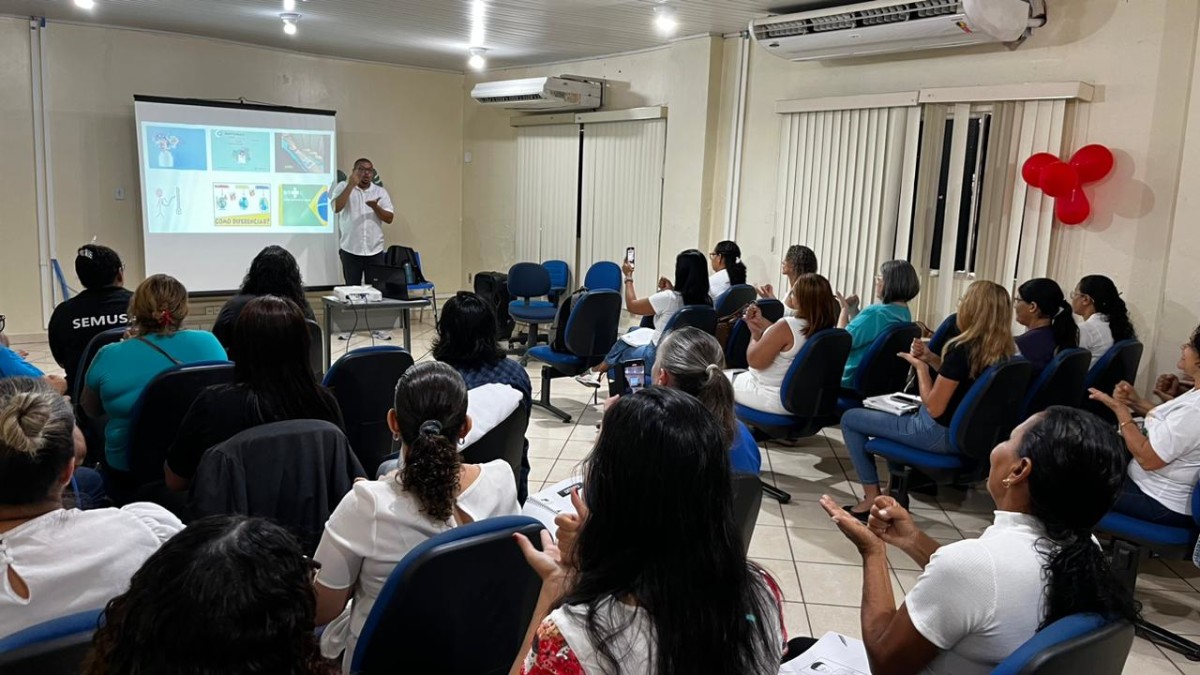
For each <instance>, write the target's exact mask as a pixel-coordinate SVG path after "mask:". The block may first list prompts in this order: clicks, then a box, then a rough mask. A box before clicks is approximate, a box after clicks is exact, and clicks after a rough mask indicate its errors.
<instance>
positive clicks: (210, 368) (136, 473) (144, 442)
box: [118, 361, 233, 501]
mask: <svg viewBox="0 0 1200 675" xmlns="http://www.w3.org/2000/svg"><path fill="white" fill-rule="evenodd" d="M231 382H233V364H232V363H231V362H229V361H200V362H197V363H184V364H181V365H178V366H172V367H170V368H168V369H166V370H164V371H163V372H161V373H159V374H158V375H157V376H156V377H155V378H154V379H153V380H150V384H148V385H146V389H145V390H144V391H142V395H141V397H139V398H138V400H137V403H135V404H134V405H133V410H132V412H131V413H130V419H129V471H130V473H131V474H132V475H131V476H130V478H132V479H133V482H134V484H135V485H136V486H143V485H148V484H150V483H155V482H158V481H161V480H162V479H163V462H164V461H165V460H166V458H167V450H168V449H169V448H170V447H171V444H172V443H174V442H175V436H176V435H177V434H178V433H179V427H180V425H181V424H182V423H183V418H184V416H185V415H187V412H188V410H189V409H191V407H192V403H193V402H195V400H196V397H197V396H199V395H200V392H202V391H204V389H206V388H208V387H211V386H214V385H218V384H229V383H231ZM118 501H121V500H120V499H118Z"/></svg>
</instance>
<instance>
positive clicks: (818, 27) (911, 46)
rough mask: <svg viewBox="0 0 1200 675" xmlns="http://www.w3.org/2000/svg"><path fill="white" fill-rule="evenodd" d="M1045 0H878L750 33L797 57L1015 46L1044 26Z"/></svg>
mask: <svg viewBox="0 0 1200 675" xmlns="http://www.w3.org/2000/svg"><path fill="white" fill-rule="evenodd" d="M1045 23H1046V11H1045V4H1044V0H873V1H872V2H858V3H852V4H846V5H841V6H837V7H830V8H828V9H819V10H813V11H808V12H798V13H795V14H785V15H780V16H772V17H769V18H766V19H755V20H754V21H751V22H750V33H751V34H752V35H753V36H754V39H755V40H757V41H758V43H759V44H761V45H762V46H763V47H765V48H766V49H767V51H769V52H771V53H772V54H775V55H776V56H779V57H781V58H785V59H790V60H792V61H810V60H816V59H832V58H838V57H850V56H867V55H871V54H887V53H892V52H906V51H914V50H918V49H933V48H935V47H962V46H966V45H975V44H982V43H988V42H1003V43H1007V44H1009V45H1011V46H1016V45H1018V44H1020V43H1021V42H1022V41H1024V40H1025V38H1026V37H1028V36H1029V34H1030V33H1031V32H1032V30H1033V29H1034V28H1037V27H1040V26H1042V25H1045Z"/></svg>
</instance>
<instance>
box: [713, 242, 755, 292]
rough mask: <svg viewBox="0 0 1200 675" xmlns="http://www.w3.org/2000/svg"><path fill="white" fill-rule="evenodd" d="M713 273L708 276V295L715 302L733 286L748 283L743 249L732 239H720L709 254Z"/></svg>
mask: <svg viewBox="0 0 1200 675" xmlns="http://www.w3.org/2000/svg"><path fill="white" fill-rule="evenodd" d="M708 259H709V261H710V264H711V265H712V269H713V273H712V274H710V275H709V277H708V296H709V297H710V298H712V301H713V302H714V303H715V302H716V301H717V300H718V299H720V297H721V296H722V295H724V293H725V291H727V290H729V288H730V287H731V286H737V285H740V284H744V283H746V265H745V264H743V263H742V249H740V248H738V245H737V244H736V243H734V242H732V241H728V240H726V241H720V242H717V245H716V246H714V247H713V250H712V253H709V254H708Z"/></svg>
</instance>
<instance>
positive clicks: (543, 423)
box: [525, 407, 575, 441]
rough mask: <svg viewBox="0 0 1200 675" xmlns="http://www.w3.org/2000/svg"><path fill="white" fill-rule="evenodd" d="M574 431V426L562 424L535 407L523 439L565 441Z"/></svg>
mask: <svg viewBox="0 0 1200 675" xmlns="http://www.w3.org/2000/svg"><path fill="white" fill-rule="evenodd" d="M574 430H575V426H574V424H572V423H564V422H563V421H562V420H560V419H558V418H557V417H553V416H551V415H550V413H548V412H545V411H543V410H541V409H539V408H536V407H535V408H534V409H533V413H532V415H531V416H530V418H529V427H528V428H526V429H525V437H526V438H529V439H533V438H556V439H559V440H561V441H566V440H567V439H568V438H570V437H571V432H572V431H574Z"/></svg>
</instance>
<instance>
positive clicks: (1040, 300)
mask: <svg viewBox="0 0 1200 675" xmlns="http://www.w3.org/2000/svg"><path fill="white" fill-rule="evenodd" d="M1071 311H1072V310H1071V305H1070V303H1068V302H1067V300H1066V298H1064V297H1063V292H1062V288H1060V287H1059V286H1058V283H1056V282H1055V281H1054V280H1053V279H1030V280H1029V281H1026V282H1025V283H1023V284H1021V285H1020V286H1019V287H1018V288H1017V294H1016V295H1015V296H1014V297H1013V313H1014V314H1015V315H1016V318H1017V323H1019V324H1021V325H1022V326H1025V332H1024V333H1022V334H1020V335H1018V336H1017V340H1016V341H1017V351H1018V352H1020V353H1021V356H1023V357H1025V360H1026V361H1029V363H1030V364H1031V365H1032V366H1033V377H1034V378H1036V377H1037V376H1038V374H1039V373H1041V372H1042V370H1044V369H1045V368H1046V366H1047V365H1049V364H1050V362H1051V361H1053V360H1054V355H1055V354H1057V353H1058V352H1059V350H1060V349H1074V348H1075V347H1078V346H1079V326H1077V325H1075V319H1074V318H1072V316H1071Z"/></svg>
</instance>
